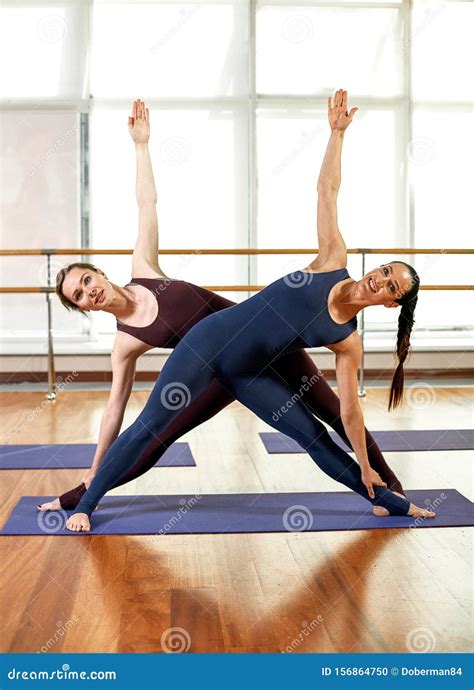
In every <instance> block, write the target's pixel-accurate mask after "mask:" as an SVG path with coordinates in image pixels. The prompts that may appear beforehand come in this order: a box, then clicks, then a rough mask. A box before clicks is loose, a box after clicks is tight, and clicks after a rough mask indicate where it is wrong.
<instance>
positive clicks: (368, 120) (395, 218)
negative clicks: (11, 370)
mask: <svg viewBox="0 0 474 690" xmlns="http://www.w3.org/2000/svg"><path fill="white" fill-rule="evenodd" d="M0 27H1V28H0V39H1V40H0V58H1V60H2V64H3V65H7V66H8V69H3V70H2V75H1V77H0V97H1V99H2V113H1V117H2V120H1V134H2V136H1V147H2V173H3V175H2V177H3V181H4V182H3V185H4V186H3V189H2V196H1V200H0V208H1V215H2V227H3V246H4V247H47V246H59V247H60V246H63V247H64V246H74V245H75V246H79V245H80V244H81V242H84V243H88V244H89V246H93V247H97V248H105V247H107V248H109V247H110V248H132V247H133V246H134V243H135V237H136V229H137V207H136V202H135V160H134V149H133V143H132V142H131V140H130V138H129V135H128V131H127V117H128V114H129V109H130V104H131V101H132V100H133V99H134V98H137V97H140V98H143V99H144V100H146V102H147V105H148V106H149V108H150V111H151V118H152V137H151V140H150V150H151V156H152V161H153V165H154V171H155V179H156V182H157V188H158V218H159V233H160V246H161V247H162V248H179V247H183V248H184V247H186V248H208V247H219V248H224V247H227V248H234V247H237V248H243V247H268V248H271V247H274V248H293V247H311V246H316V242H317V235H316V181H317V177H318V173H319V168H320V165H321V161H322V157H323V154H324V150H325V146H326V143H327V139H328V136H329V128H328V125H327V120H326V107H327V98H328V96H329V95H330V94H332V93H333V92H334V90H335V89H337V88H341V87H344V88H347V90H348V91H349V96H350V100H351V103H352V104H353V105H357V106H358V107H359V112H358V113H357V115H356V118H355V122H354V124H353V125H352V126H351V129H350V130H349V132H348V134H347V136H346V140H345V143H344V152H343V168H342V171H343V181H342V187H341V192H340V197H339V220H340V226H341V229H342V231H343V234H344V236H345V239H346V243H347V246H348V247H440V248H446V249H448V248H455V247H463V246H470V245H471V244H472V239H471V238H472V232H473V230H474V202H473V200H472V199H473V195H472V172H471V168H472V160H473V156H474V141H473V139H474V136H473V131H472V130H473V128H472V122H473V118H472V116H473V103H474V81H473V80H472V75H471V71H472V70H471V66H472V64H474V44H473V42H472V35H474V3H472V2H467V1H461V0H443V1H441V0H412V1H411V2H409V1H408V0H393V1H392V2H390V1H389V2H378V1H376V0H366V1H360V0H358V1H357V2H355V1H354V2H351V1H350V0H345V1H344V2H342V1H340V2H338V1H337V0H335V1H334V2H329V1H327V0H325V1H324V2H319V1H317V0H314V1H312V0H300V2H290V1H286V0H273V2H271V1H267V0H259V1H257V2H253V1H252V2H250V0H221V1H219V0H216V1H207V0H200V1H199V2H192V1H191V2H187V3H179V2H161V1H156V2H151V1H149V0H148V1H147V2H110V1H109V0H107V1H105V0H104V1H99V0H94V1H93V2H91V3H87V2H82V1H80V0H64V2H59V1H55V2H48V1H47V0H44V2H39V1H38V2H35V1H34V0H29V1H28V2H24V3H22V2H13V1H12V2H8V1H7V2H3V5H2V8H1V9H0ZM389 258H391V257H389V256H387V257H382V256H380V257H379V256H374V257H369V258H368V259H367V268H371V267H372V266H374V265H377V263H381V262H382V261H384V260H387V259H389ZM402 258H404V259H405V260H410V259H411V260H412V262H413V263H414V264H415V266H416V268H417V269H418V270H419V272H420V274H421V275H422V279H423V281H424V282H425V283H431V284H442V283H448V284H456V283H468V282H469V276H470V273H471V272H472V271H470V266H471V263H472V262H470V261H468V260H467V259H465V258H460V257H451V256H448V255H438V256H436V257H428V256H422V255H420V256H417V257H416V258H414V259H413V258H411V257H407V256H405V257H402ZM95 259H96V263H98V264H99V265H101V266H103V267H104V268H105V269H106V270H107V273H108V275H109V277H110V278H111V279H112V280H113V281H114V282H117V283H120V284H125V283H126V282H127V281H128V280H129V279H130V269H129V267H130V257H127V258H113V257H102V256H101V257H96V258H95ZM68 260H69V257H64V258H63V257H58V259H55V260H54V261H53V269H56V268H57V267H59V266H60V265H63V264H65V263H67V262H68ZM309 260H310V257H309V256H283V257H282V256H280V257H260V258H258V259H257V258H255V257H251V258H247V257H235V256H230V257H212V256H211V257H208V256H200V255H199V254H193V255H191V256H182V257H164V258H163V260H162V266H163V268H164V269H165V271H166V272H167V273H168V274H169V275H171V276H173V277H177V278H183V279H188V280H191V281H193V282H196V283H200V284H202V285H217V284H226V283H227V284H234V283H246V282H247V281H249V282H251V283H257V284H265V283H268V282H270V281H271V280H274V279H275V278H277V277H278V276H280V275H282V274H283V273H285V272H289V271H291V270H293V269H296V268H301V267H303V266H304V265H306V263H307V262H308V261H309ZM1 266H2V281H1V282H2V284H3V285H20V284H22V285H25V284H30V285H34V284H44V283H45V275H46V274H45V262H44V260H36V259H35V260H33V259H11V258H7V259H5V258H3V259H2V260H1ZM349 268H350V271H351V273H352V275H353V277H354V278H358V277H359V276H360V271H361V261H360V259H359V258H357V257H351V259H350V262H349ZM470 294H471V293H469V292H423V293H422V294H421V296H420V307H419V309H418V310H417V311H418V314H417V323H416V327H417V328H418V329H419V330H421V329H435V330H437V329H443V328H446V329H449V328H453V327H454V328H462V327H465V326H467V325H468V324H469V321H470V318H469V314H470V313H471V311H472V309H471V307H472V300H471V297H470ZM245 296H246V293H240V294H239V293H238V294H229V297H231V298H234V299H236V300H240V299H243V298H244V297H245ZM20 302H21V309H20ZM0 304H1V308H2V312H3V314H6V315H7V318H6V320H4V333H5V334H7V333H9V334H12V333H14V334H18V333H20V334H21V333H24V334H25V335H26V334H27V333H32V334H34V333H37V334H41V333H44V332H45V326H46V321H45V307H44V297H40V296H27V297H26V296H21V297H19V296H18V297H17V296H12V295H5V296H2V298H1V301H0ZM393 311H394V310H385V309H383V308H380V309H378V310H376V309H374V310H370V312H369V313H367V314H366V325H367V326H368V328H369V329H373V330H387V329H389V330H390V329H393V328H394V327H395V321H396V314H395V313H393ZM25 314H27V318H25ZM91 325H92V329H89V328H85V325H84V322H83V320H82V319H80V318H78V317H77V316H73V315H72V314H68V313H67V312H65V310H64V309H63V308H62V307H61V306H60V305H59V304H58V303H57V300H54V326H55V330H56V331H57V332H59V333H69V334H70V335H71V334H74V333H75V334H77V335H79V334H81V336H82V337H84V334H86V336H87V334H89V335H88V336H87V337H91V338H95V337H98V336H100V334H104V333H111V332H113V330H114V327H115V323H114V320H113V318H112V317H110V316H109V315H106V314H103V315H94V318H93V320H92V322H91Z"/></svg>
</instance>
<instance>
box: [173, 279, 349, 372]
mask: <svg viewBox="0 0 474 690" xmlns="http://www.w3.org/2000/svg"><path fill="white" fill-rule="evenodd" d="M346 278H350V276H349V274H348V272H347V270H346V269H345V268H341V269H337V270H335V271H326V272H324V273H310V272H306V271H295V272H294V273H290V274H288V275H286V276H283V277H282V278H279V279H278V280H276V281H275V282H273V283H270V285H267V286H266V287H265V288H264V289H263V290H261V291H260V292H258V293H257V294H255V295H253V296H252V297H250V298H249V299H247V300H244V301H243V302H240V304H238V305H237V306H235V307H233V308H232V309H226V310H224V311H223V312H221V313H219V314H214V315H213V316H211V317H209V319H206V321H205V322H204V323H203V324H200V325H199V326H197V327H196V328H194V329H193V331H192V333H190V334H188V335H187V336H186V339H189V338H191V339H192V341H193V342H192V347H194V348H195V349H198V348H199V347H201V345H200V342H199V341H206V343H207V344H206V347H205V349H206V352H205V355H203V353H202V352H201V356H203V357H204V359H206V361H210V360H211V359H213V358H215V357H218V359H219V362H220V363H221V364H222V367H221V368H222V371H224V372H230V373H232V372H234V373H235V371H237V368H236V366H237V365H236V362H235V361H234V360H235V359H238V360H240V361H241V362H243V363H246V366H249V363H251V362H253V361H258V362H261V361H263V359H266V360H267V361H272V360H273V359H276V358H278V357H281V356H282V355H284V354H287V353H289V352H292V351H294V350H299V349H301V348H310V347H321V346H327V345H333V344H335V343H338V342H340V341H342V340H345V339H346V338H347V337H348V336H349V335H351V333H353V331H355V330H356V329H357V318H356V317H353V318H352V319H350V320H349V321H348V322H346V323H343V324H339V323H336V322H335V321H334V319H333V318H332V317H331V315H330V314H329V309H328V297H329V293H330V292H331V289H332V288H333V287H334V285H336V284H337V283H339V282H341V281H343V280H345V279H346ZM211 332H212V338H211V337H210V335H211ZM234 341H236V342H238V351H239V357H238V358H235V356H234V349H235V348H232V347H227V346H226V343H230V342H234ZM202 347H204V346H202ZM239 371H240V369H239Z"/></svg>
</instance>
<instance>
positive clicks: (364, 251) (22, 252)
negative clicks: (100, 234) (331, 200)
mask: <svg viewBox="0 0 474 690" xmlns="http://www.w3.org/2000/svg"><path fill="white" fill-rule="evenodd" d="M317 253H318V250H317V249H314V248H311V249H307V248H304V249H160V255H196V256H214V255H217V256H262V255H292V254H310V255H314V254H317ZM347 253H348V254H356V255H359V256H360V257H361V271H362V275H364V274H365V263H366V261H365V260H366V256H367V255H369V254H385V255H388V254H394V255H400V254H402V255H403V254H405V255H413V254H416V255H417V254H439V255H452V254H464V255H467V254H474V249H414V248H409V249H408V248H405V249H403V248H399V247H396V248H394V247H390V248H374V249H372V248H365V247H364V248H356V249H348V250H347ZM132 254H133V250H132V249H90V248H87V249H86V248H82V249H81V248H80V249H77V248H76V249H74V248H68V249H66V248H65V249H62V248H61V249H53V248H45V249H1V250H0V256H5V257H6V256H46V258H47V283H48V284H47V285H46V286H18V287H17V286H15V287H0V294H29V293H31V294H37V293H42V294H45V295H46V307H47V321H48V392H47V394H46V398H47V399H48V400H54V399H55V398H56V385H57V382H56V370H55V362H54V343H53V324H52V302H51V294H52V293H54V292H55V288H54V286H53V282H52V275H51V257H52V256H70V255H72V256H81V257H83V256H92V255H93V256H99V255H107V256H124V255H132ZM203 287H205V288H206V289H207V290H212V291H213V292H258V291H259V290H262V289H263V288H264V287H265V286H264V285H204V286H203ZM420 290H429V291H432V290H442V291H446V290H474V285H421V286H420ZM365 332H366V329H365V316H364V310H362V311H361V313H360V328H359V333H360V336H361V340H362V361H361V366H360V369H359V390H358V394H359V397H363V396H365V386H364V353H365V348H364V336H365Z"/></svg>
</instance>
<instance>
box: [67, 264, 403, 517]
mask: <svg viewBox="0 0 474 690" xmlns="http://www.w3.org/2000/svg"><path fill="white" fill-rule="evenodd" d="M346 278H349V274H348V272H347V270H346V269H345V268H344V269H338V270H335V271H329V272H325V273H308V272H305V271H297V272H295V273H292V274H288V275H286V276H283V277H282V278H280V279H278V280H276V281H275V282H273V283H271V284H270V285H268V286H267V287H266V288H264V289H263V290H261V291H260V292H259V293H257V294H255V295H253V296H252V297H251V298H249V299H247V300H245V301H243V302H241V303H240V304H236V305H235V306H232V307H229V308H227V309H223V310H220V311H218V312H215V313H213V314H210V315H209V316H206V317H205V318H204V319H202V320H201V321H199V322H198V323H197V324H196V325H195V326H193V328H191V330H190V331H188V333H186V335H185V336H184V337H183V338H182V339H181V341H180V342H179V343H178V344H177V345H176V347H175V349H174V351H173V352H172V353H171V355H170V356H169V358H168V360H167V361H166V363H165V365H164V367H163V369H162V371H161V373H160V376H159V378H158V380H157V382H156V384H155V386H154V388H153V390H152V392H151V394H150V397H149V399H148V401H147V404H146V405H145V407H144V409H143V410H142V412H141V413H140V415H139V416H138V417H137V419H136V420H135V422H134V423H133V424H132V425H131V426H130V427H129V428H128V429H126V430H125V431H124V432H123V433H122V434H120V436H119V437H118V438H117V439H116V441H115V442H114V443H113V444H112V445H111V447H110V448H109V450H108V451H107V453H106V455H105V456H104V458H103V461H102V463H101V467H100V468H99V471H98V473H97V474H96V476H95V477H94V479H93V481H92V483H91V485H90V487H89V489H88V490H87V491H86V493H85V494H84V495H83V497H82V498H81V500H80V502H79V504H78V506H77V508H76V510H75V512H76V513H86V514H87V515H90V514H91V513H92V511H93V509H94V508H95V506H96V505H97V503H98V502H99V500H100V499H101V498H102V496H103V495H104V494H105V493H106V492H107V491H108V490H109V488H111V487H112V486H114V484H116V483H117V481H118V480H119V479H120V477H122V476H123V475H124V474H125V473H126V472H127V470H128V468H129V466H130V464H131V463H134V462H136V461H138V460H139V459H140V458H141V457H142V456H143V455H149V454H150V453H152V452H153V451H154V450H156V448H158V447H159V446H160V444H161V443H162V441H161V440H160V438H159V434H160V433H161V432H162V430H163V429H164V428H166V427H167V426H168V425H169V424H170V422H171V421H172V420H173V419H174V418H175V417H176V415H178V414H179V412H180V410H182V409H183V407H186V406H187V405H189V404H191V403H192V401H194V400H195V399H196V398H197V397H198V396H199V395H200V394H201V393H202V392H203V391H204V390H205V389H206V388H207V387H208V386H209V384H210V382H211V381H212V380H213V379H217V380H218V381H220V383H221V384H222V385H223V386H224V387H225V388H226V389H227V390H228V391H229V392H230V393H231V395H232V396H233V397H234V398H236V399H237V400H239V401H240V402H241V403H243V404H244V405H245V406H246V407H248V408H249V409H250V410H252V411H253V412H254V413H255V414H257V415H258V416H259V417H260V418H261V419H263V420H264V421H265V422H267V423H268V424H269V425H270V426H272V427H274V428H275V429H277V430H278V431H281V432H283V433H285V434H286V435H287V436H290V437H292V438H294V439H295V440H296V441H297V442H298V443H299V444H300V445H301V446H302V447H303V448H304V449H305V450H306V451H307V452H308V453H309V454H310V455H311V457H312V459H313V460H314V461H315V463H316V464H317V465H318V466H319V467H320V468H321V469H322V470H323V471H324V472H326V474H328V475H329V476H330V477H332V478H333V479H335V480H336V481H339V482H341V483H342V484H344V485H345V486H347V487H349V488H350V489H352V490H354V491H356V492H357V493H359V494H360V495H362V496H363V497H364V498H366V499H367V500H369V501H371V502H372V503H376V504H378V505H381V506H383V507H385V508H387V509H388V510H389V511H390V513H391V514H394V515H395V514H396V515H406V514H407V512H408V508H409V502H408V500H407V499H405V498H401V497H399V496H397V495H396V494H394V493H393V492H392V491H390V490H389V489H385V488H384V487H374V492H375V499H371V498H370V497H369V495H368V493H367V489H366V487H365V485H364V484H363V482H362V479H361V471H360V466H359V465H358V463H357V462H355V461H354V460H353V459H352V458H351V457H350V456H349V455H348V454H347V453H346V452H345V451H343V450H342V449H341V448H340V447H339V446H338V445H337V444H336V443H334V442H333V441H332V440H331V438H330V437H329V434H328V433H327V431H326V429H325V427H324V426H323V425H322V424H321V423H320V422H319V421H318V420H317V419H316V418H315V417H314V415H313V414H311V411H310V409H309V408H308V407H307V406H306V405H305V403H304V402H303V401H302V400H301V399H297V400H295V396H294V391H293V390H292V389H291V388H290V387H289V386H288V384H287V383H286V382H285V381H284V380H283V379H282V378H281V377H279V376H278V375H277V374H275V371H274V370H273V369H272V366H271V365H272V364H273V363H274V362H275V361H276V360H277V359H278V358H280V357H282V356H283V355H285V354H287V353H289V352H293V351H295V350H298V349H300V348H305V347H317V346H322V345H331V344H334V343H337V342H340V341H342V340H344V339H345V338H347V337H348V336H349V335H350V334H351V333H352V332H353V331H354V330H355V329H356V327H357V320H356V319H355V318H354V319H352V320H351V321H349V322H348V323H345V324H337V323H336V322H335V321H334V320H333V319H332V318H331V316H330V314H329V310H328V296H329V293H330V291H331V289H332V288H333V287H334V285H336V284H337V283H339V282H341V281H343V280H345V279H346ZM290 401H291V404H289V402H290Z"/></svg>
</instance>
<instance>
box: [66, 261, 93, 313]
mask: <svg viewBox="0 0 474 690" xmlns="http://www.w3.org/2000/svg"><path fill="white" fill-rule="evenodd" d="M73 268H87V269H88V270H89V271H94V273H102V271H101V270H100V268H97V266H94V264H88V263H85V262H82V261H76V262H75V263H73V264H69V266H65V267H64V268H62V269H61V270H60V271H58V273H57V274H56V294H57V296H58V297H59V299H60V300H61V303H62V304H63V305H64V306H65V307H66V309H68V310H70V309H73V310H74V311H80V312H81V314H84V316H86V313H85V312H83V311H82V310H81V309H79V307H78V306H77V304H74V302H71V300H70V299H68V298H67V297H66V295H65V294H64V293H63V283H64V279H65V277H66V276H67V275H68V273H69V272H70V271H72V269H73Z"/></svg>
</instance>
